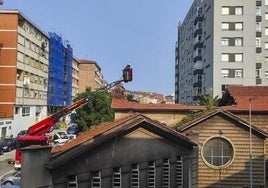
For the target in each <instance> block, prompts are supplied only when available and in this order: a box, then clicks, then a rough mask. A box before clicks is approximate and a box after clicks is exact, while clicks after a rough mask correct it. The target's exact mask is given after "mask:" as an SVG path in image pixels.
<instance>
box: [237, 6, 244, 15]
mask: <svg viewBox="0 0 268 188" xmlns="http://www.w3.org/2000/svg"><path fill="white" fill-rule="evenodd" d="M235 15H243V7H235Z"/></svg>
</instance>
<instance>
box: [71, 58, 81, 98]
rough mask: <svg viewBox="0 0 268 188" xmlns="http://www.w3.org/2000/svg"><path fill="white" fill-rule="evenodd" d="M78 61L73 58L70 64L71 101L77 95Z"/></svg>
mask: <svg viewBox="0 0 268 188" xmlns="http://www.w3.org/2000/svg"><path fill="white" fill-rule="evenodd" d="M78 66H79V59H77V58H76V57H74V56H73V64H72V101H73V99H74V98H75V97H76V95H77V94H78V93H79V68H78Z"/></svg>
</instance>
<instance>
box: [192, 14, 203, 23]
mask: <svg viewBox="0 0 268 188" xmlns="http://www.w3.org/2000/svg"><path fill="white" fill-rule="evenodd" d="M203 19H204V16H203V15H197V16H196V18H195V19H194V25H196V24H197V23H198V22H202V21H203Z"/></svg>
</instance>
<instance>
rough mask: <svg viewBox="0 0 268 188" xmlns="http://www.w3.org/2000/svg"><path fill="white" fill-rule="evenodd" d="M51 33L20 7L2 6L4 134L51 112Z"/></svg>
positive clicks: (0, 130)
mask: <svg viewBox="0 0 268 188" xmlns="http://www.w3.org/2000/svg"><path fill="white" fill-rule="evenodd" d="M48 41H49V36H48V35H47V34H46V33H45V32H43V31H42V30H41V29H40V28H39V27H38V26H36V25H35V24H34V23H33V22H32V21H31V20H29V19H28V18H27V17H26V16H24V15H23V14H22V13H21V12H19V11H18V10H0V91H1V92H0V137H2V138H3V137H10V136H12V135H13V136H16V135H17V133H18V131H20V130H22V129H27V128H28V127H29V126H30V125H32V124H33V123H35V122H36V121H39V120H41V119H43V118H44V117H46V116H47V107H46V106H47V84H48V65H49V60H48V59H49V43H48Z"/></svg>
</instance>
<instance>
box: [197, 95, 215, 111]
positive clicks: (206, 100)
mask: <svg viewBox="0 0 268 188" xmlns="http://www.w3.org/2000/svg"><path fill="white" fill-rule="evenodd" d="M219 102H220V98H219V97H218V96H216V97H214V98H213V96H211V95H203V96H202V97H201V98H200V99H199V101H198V104H199V105H200V106H205V107H206V108H207V110H212V109H214V108H216V107H217V106H219Z"/></svg>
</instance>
